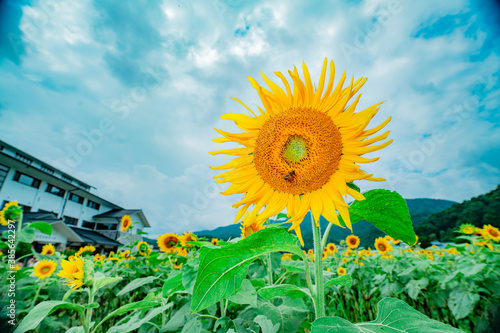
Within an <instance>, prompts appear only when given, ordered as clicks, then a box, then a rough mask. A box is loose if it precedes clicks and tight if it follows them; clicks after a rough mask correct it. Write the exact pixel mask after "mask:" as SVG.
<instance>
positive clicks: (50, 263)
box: [33, 260, 57, 280]
mask: <svg viewBox="0 0 500 333" xmlns="http://www.w3.org/2000/svg"><path fill="white" fill-rule="evenodd" d="M56 267H57V262H55V261H54V260H40V261H39V262H38V263H37V264H36V266H35V267H34V268H33V272H34V274H35V276H36V277H37V278H39V279H40V280H43V279H45V278H46V277H49V276H51V275H52V273H54V271H55V270H56Z"/></svg>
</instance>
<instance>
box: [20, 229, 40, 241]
mask: <svg viewBox="0 0 500 333" xmlns="http://www.w3.org/2000/svg"><path fill="white" fill-rule="evenodd" d="M16 236H17V240H18V241H19V242H21V243H28V244H31V243H33V241H34V240H35V236H36V231H35V229H33V228H24V229H23V230H21V231H19V232H18V233H17V235H16Z"/></svg>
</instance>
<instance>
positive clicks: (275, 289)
mask: <svg viewBox="0 0 500 333" xmlns="http://www.w3.org/2000/svg"><path fill="white" fill-rule="evenodd" d="M325 287H326V286H325ZM259 295H260V296H261V297H262V298H265V299H267V300H271V299H273V298H276V297H284V296H288V297H291V298H302V297H304V295H307V296H309V297H311V298H312V296H311V292H310V291H309V289H307V288H300V287H297V286H295V285H293V284H278V285H274V286H269V287H264V288H261V289H259Z"/></svg>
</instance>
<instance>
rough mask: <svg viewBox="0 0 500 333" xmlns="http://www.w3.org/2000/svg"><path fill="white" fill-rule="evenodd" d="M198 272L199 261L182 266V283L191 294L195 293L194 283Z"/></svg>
mask: <svg viewBox="0 0 500 333" xmlns="http://www.w3.org/2000/svg"><path fill="white" fill-rule="evenodd" d="M197 272H198V265H197V263H196V264H195V263H192V262H189V263H188V264H186V265H184V266H183V267H182V285H183V286H184V289H186V291H187V292H189V293H190V294H192V293H193V288H194V283H195V281H196V273H197Z"/></svg>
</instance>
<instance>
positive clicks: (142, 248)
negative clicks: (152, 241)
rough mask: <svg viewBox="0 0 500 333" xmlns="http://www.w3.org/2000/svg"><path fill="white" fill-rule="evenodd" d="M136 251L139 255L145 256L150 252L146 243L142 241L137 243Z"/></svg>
mask: <svg viewBox="0 0 500 333" xmlns="http://www.w3.org/2000/svg"><path fill="white" fill-rule="evenodd" d="M137 251H139V254H140V255H141V256H147V255H149V254H150V253H151V249H150V248H149V245H148V243H146V242H143V241H141V242H139V243H137Z"/></svg>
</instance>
